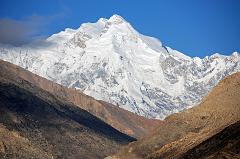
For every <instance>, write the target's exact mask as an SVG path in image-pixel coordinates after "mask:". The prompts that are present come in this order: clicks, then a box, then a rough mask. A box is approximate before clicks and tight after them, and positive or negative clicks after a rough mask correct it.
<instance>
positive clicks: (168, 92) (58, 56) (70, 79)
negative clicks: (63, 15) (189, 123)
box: [0, 15, 240, 119]
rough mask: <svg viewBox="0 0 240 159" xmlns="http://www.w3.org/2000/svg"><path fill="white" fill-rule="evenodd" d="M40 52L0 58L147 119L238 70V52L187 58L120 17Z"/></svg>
mask: <svg viewBox="0 0 240 159" xmlns="http://www.w3.org/2000/svg"><path fill="white" fill-rule="evenodd" d="M48 42H49V43H51V44H52V43H53V44H56V45H46V46H45V47H41V48H38V47H32V46H31V47H27V46H25V47H19V48H16V47H9V46H4V45H2V46H0V58H1V59H3V60H6V61H9V62H12V63H14V64H17V65H20V66H21V67H24V68H26V69H28V70H30V71H32V72H34V73H36V74H38V75H41V76H43V77H45V78H48V79H50V80H53V81H55V82H57V83H59V84H62V85H64V86H67V87H74V88H76V89H79V90H81V91H83V92H84V93H85V94H88V95H90V96H93V97H95V98H97V99H101V100H104V101H107V102H110V103H113V104H115V105H119V106H120V107H122V108H124V109H127V110H129V111H132V112H135V113H137V114H139V115H143V116H146V117H149V118H160V119H162V118H164V117H166V116H168V115H169V114H171V113H175V112H178V111H180V110H183V109H185V108H188V107H190V106H193V105H195V104H196V103H198V102H199V101H200V100H201V99H202V98H203V97H204V96H205V95H206V94H207V93H208V91H209V90H210V89H211V88H212V87H213V86H215V85H216V84H217V82H218V81H219V80H221V79H222V78H223V77H225V76H227V75H230V74H232V73H234V72H238V71H239V70H240V62H239V61H240V58H239V53H233V54H232V55H231V56H222V55H216V54H215V55H212V56H210V57H205V58H203V59H201V58H198V57H195V58H191V57H189V56H186V55H184V54H183V53H181V52H179V51H176V50H174V49H171V48H169V47H165V46H164V45H163V44H162V43H161V42H160V41H159V40H158V39H156V38H153V37H149V36H145V35H142V34H140V33H138V31H136V30H135V29H134V28H133V27H132V26H131V25H130V23H128V22H127V21H126V20H124V19H123V18H122V17H121V16H119V15H113V16H112V17H110V18H109V19H105V18H100V19H99V20H98V21H97V22H96V23H84V24H82V25H81V26H80V27H79V28H78V29H65V31H62V32H60V33H57V34H54V35H52V36H50V37H49V38H48V39H47V40H46V43H48Z"/></svg>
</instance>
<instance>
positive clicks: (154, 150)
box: [112, 73, 240, 159]
mask: <svg viewBox="0 0 240 159" xmlns="http://www.w3.org/2000/svg"><path fill="white" fill-rule="evenodd" d="M239 97H240V73H236V74H233V75H231V76H229V77H227V78H225V79H224V80H222V81H221V82H220V83H219V84H218V85H217V86H216V87H214V89H213V90H212V91H211V92H210V93H209V94H208V95H207V96H206V97H205V98H204V100H203V101H202V103H201V104H199V105H198V106H196V107H194V108H191V109H188V110H186V111H184V112H181V113H177V114H173V115H171V116H169V117H168V118H166V119H165V120H164V122H163V123H162V124H161V126H159V128H158V129H156V130H155V131H154V132H153V133H151V134H149V135H147V136H146V137H144V138H142V139H140V140H138V141H136V142H133V143H130V144H129V145H128V146H127V147H125V148H123V149H122V150H121V151H120V152H118V154H116V155H115V156H113V157H112V158H131V159H134V158H149V159H153V158H154V159H155V158H156V159H157V158H172V159H176V158H207V157H208V158H217V157H218V156H225V157H229V156H231V155H232V157H236V156H237V157H240V154H239V142H240V136H239V134H240V133H239V122H240V98H239ZM230 158H231V157H230Z"/></svg>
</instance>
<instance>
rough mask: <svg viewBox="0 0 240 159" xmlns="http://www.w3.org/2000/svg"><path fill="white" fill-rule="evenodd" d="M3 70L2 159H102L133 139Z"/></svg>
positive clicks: (0, 87) (0, 85) (0, 104)
mask: <svg viewBox="0 0 240 159" xmlns="http://www.w3.org/2000/svg"><path fill="white" fill-rule="evenodd" d="M1 66H3V65H1ZM2 68H4V67H1V69H0V75H1V76H0V158H6V159H12V158H17V159H19V158H21V159H29V158H41V159H46V158H64V159H65V158H71V159H72V158H84V159H92V158H103V157H106V156H107V155H110V154H112V153H114V152H116V151H117V150H118V149H119V148H120V147H121V146H122V145H125V144H127V143H129V142H131V141H134V140H135V139H134V138H132V137H130V136H128V135H126V134H123V133H121V132H119V131H118V130H116V129H115V128H113V127H111V126H110V125H108V124H107V123H105V122H104V121H102V120H101V119H99V118H97V117H95V116H94V115H92V114H90V113H89V112H87V111H86V110H84V109H81V108H80V107H78V106H75V105H73V104H72V103H70V102H68V101H64V100H60V98H57V97H56V96H55V95H54V94H51V93H49V92H48V91H45V90H43V89H41V88H39V87H38V86H36V85H34V84H32V83H30V82H28V81H26V80H24V79H22V78H20V77H19V76H18V75H16V74H14V73H13V72H11V71H10V69H9V71H8V67H5V68H4V69H2Z"/></svg>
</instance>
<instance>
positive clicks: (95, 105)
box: [0, 60, 161, 138]
mask: <svg viewBox="0 0 240 159" xmlns="http://www.w3.org/2000/svg"><path fill="white" fill-rule="evenodd" d="M0 67H1V76H5V77H9V74H13V75H14V76H17V77H18V78H20V79H22V80H26V81H27V82H29V83H31V84H32V85H35V86H37V87H39V88H41V89H43V90H45V91H47V92H49V93H51V94H53V95H54V96H55V97H56V98H58V99H60V100H63V101H67V102H69V103H72V104H73V105H76V106H78V107H79V108H82V109H84V110H87V111H88V112H90V113H91V114H93V115H95V116H97V117H98V118H100V119H101V120H103V121H104V122H106V123H108V124H109V125H111V126H112V127H114V128H116V129H117V130H119V131H121V132H123V133H125V134H128V135H130V136H133V137H136V138H139V137H141V136H143V135H146V134H147V133H148V132H149V131H150V130H152V129H153V128H154V127H156V126H157V125H158V124H159V123H161V121H159V120H152V119H147V118H144V117H141V116H138V115H135V114H134V113H131V112H129V111H126V110H123V109H121V108H119V107H116V106H113V105H112V104H109V103H106V102H103V101H97V100H95V99H94V98H92V97H90V96H87V95H85V94H83V93H81V92H79V91H78V90H76V89H70V88H66V87H64V86H61V85H59V84H56V83H54V82H52V81H49V80H47V79H45V78H42V77H40V76H38V75H35V74H33V73H31V72H29V71H26V70H24V69H22V68H20V67H18V66H16V65H13V64H10V63H8V62H5V61H2V60H0ZM10 78H15V77H10Z"/></svg>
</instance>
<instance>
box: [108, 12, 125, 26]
mask: <svg viewBox="0 0 240 159" xmlns="http://www.w3.org/2000/svg"><path fill="white" fill-rule="evenodd" d="M108 22H109V23H113V24H121V23H123V22H127V21H126V20H125V19H124V18H123V17H121V16H120V15H117V14H114V15H113V16H111V17H110V18H109V19H108Z"/></svg>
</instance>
